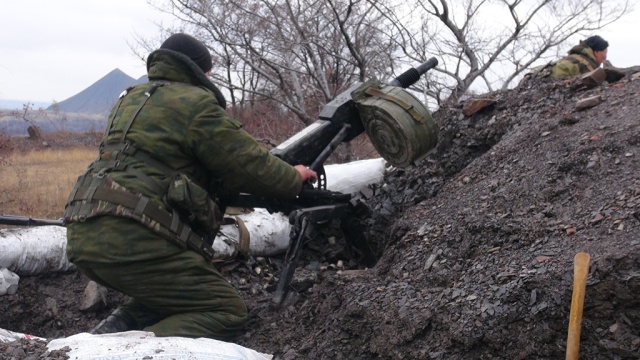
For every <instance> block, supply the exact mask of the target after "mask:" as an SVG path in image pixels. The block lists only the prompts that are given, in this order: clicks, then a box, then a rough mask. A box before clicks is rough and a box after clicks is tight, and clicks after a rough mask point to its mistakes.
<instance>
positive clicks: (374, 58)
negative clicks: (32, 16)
mask: <svg viewBox="0 0 640 360" xmlns="http://www.w3.org/2000/svg"><path fill="white" fill-rule="evenodd" d="M149 3H150V4H152V5H153V6H154V7H156V8H157V9H159V10H160V11H163V12H167V13H170V14H172V15H173V16H174V17H175V18H176V19H177V20H178V22H177V24H178V25H174V26H173V27H164V26H162V25H159V27H160V29H161V32H160V34H159V36H158V38H157V39H143V38H138V39H137V44H136V45H135V46H134V47H135V50H136V52H137V53H138V54H139V55H140V56H141V57H142V58H144V56H146V54H148V52H149V51H151V50H153V49H154V48H157V46H158V44H159V42H160V41H161V39H163V38H166V36H168V34H170V33H173V32H176V31H184V32H188V33H191V34H193V35H195V36H196V37H198V38H199V39H201V40H202V41H203V42H204V43H205V44H207V45H208V46H209V47H210V50H211V52H212V55H213V58H214V64H213V65H214V68H213V70H212V72H211V73H212V77H213V81H214V82H215V83H216V84H217V85H218V86H219V87H221V88H222V89H224V90H225V93H226V94H227V98H228V101H229V102H230V103H231V104H232V106H233V108H235V109H245V108H247V107H252V106H255V105H256V104H261V103H262V104H269V106H270V107H271V108H273V109H277V110H276V111H277V112H279V113H282V111H283V110H285V112H286V113H287V114H290V115H292V116H295V117H296V118H297V119H298V120H300V121H302V123H304V124H306V125H308V124H310V123H312V122H313V121H315V120H316V117H317V115H318V112H319V111H320V110H321V108H322V106H323V105H324V104H325V103H327V102H328V101H330V100H331V99H333V98H334V97H335V96H336V95H337V94H339V93H340V92H341V91H343V90H344V89H345V88H347V87H348V86H349V85H350V84H352V83H353V82H356V81H364V80H367V79H369V78H372V77H376V78H378V79H379V80H382V81H387V80H389V79H391V78H392V77H394V76H397V75H399V74H400V73H402V72H403V71H405V70H406V69H408V68H410V67H413V66H417V65H419V64H420V63H422V62H424V61H426V60H428V59H429V58H430V57H436V59H438V61H439V65H438V67H437V68H436V69H434V70H432V71H429V72H428V73H427V74H426V76H424V77H423V79H422V80H421V81H420V82H419V83H417V84H416V85H414V87H413V88H412V90H415V92H416V93H418V94H421V96H422V98H423V100H424V102H425V103H427V104H428V105H429V106H430V107H431V108H435V107H438V106H442V105H447V104H455V103H456V102H458V101H459V100H461V99H463V98H464V97H465V96H468V95H469V94H470V93H471V92H473V91H483V92H487V91H494V90H499V89H507V88H509V87H511V86H513V85H514V84H515V82H516V81H517V80H518V79H519V78H520V77H521V76H522V75H524V73H526V71H527V70H528V69H530V68H531V67H532V66H533V65H537V64H539V63H544V62H547V61H549V60H551V59H554V58H557V57H558V56H562V55H564V53H565V52H566V51H567V50H568V48H569V47H570V46H572V45H575V44H571V43H569V41H574V42H576V43H577V40H579V39H581V38H586V37H587V36H589V35H592V34H593V33H594V32H596V31H597V30H598V29H602V28H603V27H605V26H606V25H609V24H611V23H613V22H615V21H616V20H618V19H620V18H621V17H623V16H624V15H626V14H627V13H629V12H630V11H631V10H632V8H631V6H630V4H629V2H628V0H527V1H524V0H406V1H397V0H149Z"/></svg>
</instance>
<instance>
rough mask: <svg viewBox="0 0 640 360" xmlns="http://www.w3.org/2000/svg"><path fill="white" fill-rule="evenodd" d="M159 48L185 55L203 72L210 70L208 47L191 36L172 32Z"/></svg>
mask: <svg viewBox="0 0 640 360" xmlns="http://www.w3.org/2000/svg"><path fill="white" fill-rule="evenodd" d="M160 49H167V50H173V51H176V52H179V53H182V54H185V55H187V56H188V57H189V58H190V59H191V60H193V62H194V63H196V64H197V65H198V67H199V68H200V69H202V71H203V72H205V73H206V72H207V71H209V70H211V54H210V53H209V49H207V47H206V46H204V44H203V43H201V42H200V41H198V40H197V39H196V38H194V37H192V36H189V35H187V34H173V35H171V36H169V38H167V40H165V41H164V42H163V43H162V45H160Z"/></svg>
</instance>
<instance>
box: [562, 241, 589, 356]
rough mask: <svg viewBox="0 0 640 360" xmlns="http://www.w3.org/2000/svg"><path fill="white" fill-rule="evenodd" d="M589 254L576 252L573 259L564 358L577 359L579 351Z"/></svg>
mask: <svg viewBox="0 0 640 360" xmlns="http://www.w3.org/2000/svg"><path fill="white" fill-rule="evenodd" d="M589 260H590V256H589V254H587V253H585V252H580V253H577V254H576V256H575V258H574V260H573V296H572V298H571V313H570V314H569V334H568V335H567V358H566V360H578V353H579V351H580V330H581V329H582V309H583V308H584V295H585V292H586V288H587V275H588V274H589Z"/></svg>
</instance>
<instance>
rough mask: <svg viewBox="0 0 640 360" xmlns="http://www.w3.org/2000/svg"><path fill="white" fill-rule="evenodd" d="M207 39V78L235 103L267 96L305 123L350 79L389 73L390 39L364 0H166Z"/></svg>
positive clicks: (165, 6) (168, 6) (165, 4)
mask: <svg viewBox="0 0 640 360" xmlns="http://www.w3.org/2000/svg"><path fill="white" fill-rule="evenodd" d="M155 6H156V7H158V8H160V9H163V10H164V11H170V12H171V13H173V14H174V15H175V16H176V17H178V18H179V19H181V20H182V22H183V25H184V26H185V28H188V29H189V30H191V32H193V33H196V34H197V36H198V37H199V38H200V39H202V40H204V41H205V43H207V44H208V45H209V46H210V49H211V51H212V54H213V55H214V67H215V68H214V71H212V74H213V75H212V76H213V80H214V82H216V83H217V84H218V85H221V86H222V87H224V88H226V89H227V90H228V92H229V95H230V96H229V97H230V100H231V102H232V103H233V104H234V105H235V106H245V105H247V104H249V103H250V102H255V101H272V102H275V103H277V104H279V106H284V107H285V108H286V109H288V110H289V111H291V112H293V113H295V114H296V115H297V116H298V117H299V118H300V119H301V120H302V121H303V122H304V123H305V124H310V123H311V122H313V121H315V120H316V116H317V114H318V112H319V111H320V109H321V106H322V105H323V104H324V103H326V102H328V101H330V100H331V99H333V98H334V97H335V96H336V95H337V94H338V93H339V92H340V91H342V90H343V89H344V88H346V87H347V86H349V85H350V84H351V83H353V82H355V81H362V80H364V79H367V78H369V77H370V76H373V74H380V73H385V72H387V73H388V71H389V70H388V69H389V68H390V59H391V57H390V54H391V53H393V52H394V51H395V50H396V49H395V45H394V44H393V43H391V42H390V41H389V40H388V39H387V38H386V37H385V36H384V34H383V33H382V32H381V31H380V30H379V26H380V23H382V22H384V21H386V19H385V18H384V17H383V16H382V15H381V14H380V13H379V12H377V11H376V10H375V8H374V6H372V5H371V4H370V3H369V2H367V1H366V0H348V1H344V0H281V1H270V0H224V1H213V0H165V1H163V2H157V1H156V2H155Z"/></svg>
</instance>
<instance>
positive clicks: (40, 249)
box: [0, 226, 75, 276]
mask: <svg viewBox="0 0 640 360" xmlns="http://www.w3.org/2000/svg"><path fill="white" fill-rule="evenodd" d="M66 247H67V229H65V228H63V227H61V226H36V227H31V228H20V229H18V228H16V229H4V230H0V268H7V269H9V270H10V271H12V272H14V273H16V274H18V275H20V276H28V275H36V274H42V273H50V272H57V271H67V270H70V269H72V268H75V266H74V265H73V264H71V263H70V262H69V261H68V260H67V256H66Z"/></svg>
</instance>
